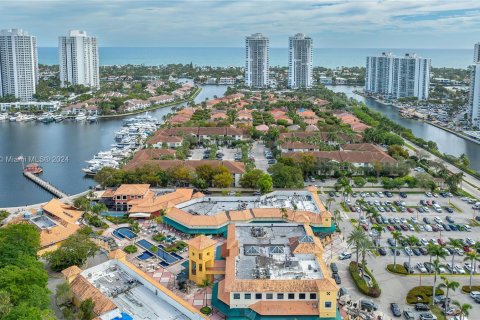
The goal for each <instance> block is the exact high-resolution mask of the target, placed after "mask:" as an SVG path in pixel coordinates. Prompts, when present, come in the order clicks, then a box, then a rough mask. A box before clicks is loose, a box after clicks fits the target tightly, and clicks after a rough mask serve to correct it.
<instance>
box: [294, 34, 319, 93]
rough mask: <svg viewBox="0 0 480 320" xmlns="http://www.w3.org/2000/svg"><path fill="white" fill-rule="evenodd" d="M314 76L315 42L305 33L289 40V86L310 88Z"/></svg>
mask: <svg viewBox="0 0 480 320" xmlns="http://www.w3.org/2000/svg"><path fill="white" fill-rule="evenodd" d="M312 75H313V40H312V38H310V37H306V36H305V35H304V34H303V33H297V34H296V35H295V36H293V37H289V38H288V86H289V87H290V88H309V87H311V86H312Z"/></svg>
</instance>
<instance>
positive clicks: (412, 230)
mask: <svg viewBox="0 0 480 320" xmlns="http://www.w3.org/2000/svg"><path fill="white" fill-rule="evenodd" d="M406 196H407V197H406V198H402V197H400V195H399V193H398V192H396V193H393V194H392V196H391V197H387V196H385V195H384V194H383V195H382V197H381V196H379V195H378V194H377V193H373V194H372V193H371V192H369V194H368V195H366V194H364V195H363V196H362V195H361V194H360V193H358V194H356V196H355V197H352V196H350V199H349V205H347V207H346V208H347V209H348V210H344V208H342V206H341V202H342V197H341V196H340V195H338V196H336V195H334V197H333V198H334V199H335V201H334V202H332V203H331V208H330V211H333V210H335V209H337V210H340V212H341V216H342V218H343V221H342V222H340V228H341V230H342V231H343V233H344V237H345V238H347V237H348V234H349V233H350V232H351V230H352V229H353V227H354V226H353V225H352V222H354V224H355V225H356V224H357V223H360V225H362V227H364V228H365V229H366V232H367V233H368V234H369V235H370V237H371V239H374V240H378V245H379V247H383V248H384V250H385V252H382V254H385V255H382V254H380V253H379V252H378V251H376V252H374V253H372V254H368V256H367V265H368V267H369V269H371V270H372V271H373V274H374V276H375V277H376V280H377V282H378V283H379V284H380V287H381V289H382V294H381V296H380V297H379V298H375V299H371V298H368V297H366V296H364V295H362V294H361V293H360V292H358V290H357V289H356V286H355V284H354V283H353V280H352V279H351V276H350V274H349V271H348V264H349V263H350V261H351V260H350V259H348V260H338V255H339V254H340V253H341V252H345V251H350V252H352V251H353V249H352V248H348V245H347V244H346V242H345V241H342V239H340V238H337V239H336V242H335V244H334V246H333V247H332V248H329V247H327V248H326V253H325V256H328V255H329V252H328V250H330V251H331V253H330V254H331V256H332V259H331V261H335V262H336V263H337V265H338V267H339V275H340V276H341V279H342V284H341V285H340V286H341V287H345V288H347V289H349V291H350V292H352V293H351V295H352V300H358V299H361V298H366V299H371V300H373V301H374V302H375V303H377V304H378V305H379V307H380V310H382V311H384V312H385V313H386V315H388V317H387V318H386V319H390V317H391V318H392V319H393V318H394V317H393V315H392V313H391V311H390V303H392V302H395V303H398V304H399V306H400V309H401V310H402V312H403V310H410V309H412V308H413V307H412V306H410V305H407V304H406V303H405V297H406V294H407V292H408V290H409V289H411V288H412V287H414V286H418V285H428V286H431V285H432V284H433V275H430V274H427V273H428V270H425V262H426V263H427V266H429V265H428V263H429V262H430V256H429V255H428V254H426V251H424V250H425V249H426V243H428V242H432V243H436V244H445V251H446V252H447V256H446V257H445V259H441V263H442V267H441V271H442V272H444V273H445V274H448V277H449V279H450V280H454V281H457V282H459V283H460V286H463V285H468V283H469V272H470V268H471V266H469V265H468V264H465V263H466V262H465V261H464V258H465V256H466V255H465V251H468V250H471V248H472V246H473V244H474V243H475V242H477V241H480V234H479V232H478V231H479V228H478V227H476V226H475V225H473V224H472V219H473V218H474V216H475V212H474V210H473V209H472V206H473V205H474V204H473V203H468V202H467V201H463V200H461V199H459V198H458V197H445V198H444V197H442V196H439V195H438V197H434V196H433V195H432V196H431V197H427V195H425V194H423V193H409V194H407V195H406ZM329 197H330V196H329V195H328V192H327V194H323V195H321V198H322V199H323V201H326V199H327V198H329ZM358 199H364V200H365V202H364V203H363V204H362V201H360V203H359V204H357V203H358V201H357V200H358ZM421 200H423V201H427V200H429V201H430V202H429V203H426V205H421V204H420V201H421ZM432 201H435V202H436V204H437V205H438V206H439V207H440V208H441V209H439V210H441V212H437V211H435V209H434V208H433V203H432ZM369 203H370V205H369ZM429 204H430V205H429ZM370 206H374V207H375V208H377V210H378V209H379V208H380V207H382V208H383V212H381V211H380V210H378V213H379V215H378V216H376V218H375V219H373V218H370V217H369V216H367V215H366V214H365V212H366V210H364V209H367V207H370ZM343 207H345V206H343ZM362 207H363V209H362ZM423 207H426V208H428V211H425V212H421V211H424V210H423V209H424V208H423ZM402 208H403V209H402ZM419 208H422V209H421V210H420V211H419V210H418V209H419ZM446 208H451V209H452V210H453V212H452V213H450V212H448V211H447V209H446ZM357 209H359V210H358V211H357ZM352 210H353V211H354V212H352ZM402 210H403V212H402ZM447 216H449V220H450V221H447ZM435 217H437V219H436V221H435ZM424 218H427V220H426V221H427V222H428V223H426V222H425V221H424ZM379 219H380V220H379ZM440 220H441V221H440ZM452 221H453V222H452ZM384 222H385V223H384ZM375 224H379V225H380V226H382V227H383V231H382V232H381V233H380V236H378V234H375V231H373V232H372V226H373V225H375ZM445 225H447V227H446V228H445ZM451 225H452V226H453V228H456V230H452V228H451ZM427 226H429V227H427ZM433 227H435V229H434V228H433ZM393 230H395V231H400V232H401V233H402V235H403V237H405V238H407V237H408V236H411V235H413V236H415V237H416V238H417V239H418V240H419V241H418V244H417V245H411V244H409V243H405V241H399V243H398V244H397V248H398V253H397V257H396V263H397V264H400V265H403V264H404V263H407V264H408V262H409V260H410V265H411V266H412V267H413V272H414V274H413V275H412V276H408V277H405V276H400V275H395V274H392V273H390V272H388V271H387V270H386V266H387V265H388V264H393V261H394V253H393V248H392V247H393V246H392V243H393V244H394V245H395V243H394V242H392V241H393V239H391V238H392V235H391V232H392V231H393ZM429 230H430V231H429ZM435 230H436V231H435ZM450 238H452V239H460V240H461V241H463V244H464V245H461V246H460V247H459V248H456V249H453V248H450V247H449V246H448V242H449V239H450ZM388 239H391V240H388ZM389 241H390V243H389ZM402 242H403V243H402ZM405 247H409V248H410V249H405ZM421 249H422V250H421ZM451 250H452V251H451ZM352 253H353V252H352ZM424 253H425V254H424ZM452 253H453V254H452ZM452 258H453V263H452ZM352 259H353V260H355V259H356V257H355V253H353V255H352ZM327 261H330V259H327ZM419 263H421V264H422V265H423V268H417V267H416V266H417V264H419ZM476 271H478V273H480V267H479V266H478V263H477V268H476ZM422 272H424V273H422ZM478 273H475V275H474V278H473V284H474V285H478V280H477V279H478V277H479V276H480V275H477V274H478ZM440 281H441V279H440V276H439V277H437V285H438V283H440ZM449 295H450V297H451V299H452V300H458V301H460V302H461V303H469V304H470V305H472V307H473V309H472V310H471V311H470V314H471V315H472V314H475V313H476V312H480V305H479V304H477V303H475V301H474V300H473V299H472V298H471V297H469V296H468V295H467V294H464V293H461V290H460V288H459V289H457V290H456V291H454V292H453V291H450V294H449ZM416 314H417V316H416V319H417V318H418V313H416ZM469 319H470V320H471V319H475V317H469Z"/></svg>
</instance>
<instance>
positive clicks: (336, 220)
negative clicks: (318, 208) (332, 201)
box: [333, 209, 343, 229]
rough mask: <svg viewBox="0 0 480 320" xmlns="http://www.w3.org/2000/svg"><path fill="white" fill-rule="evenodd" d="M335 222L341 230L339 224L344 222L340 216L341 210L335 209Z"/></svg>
mask: <svg viewBox="0 0 480 320" xmlns="http://www.w3.org/2000/svg"><path fill="white" fill-rule="evenodd" d="M333 220H334V222H335V225H336V226H337V227H338V228H339V229H340V225H339V224H338V222H339V221H343V219H342V215H341V214H340V210H338V209H335V210H333Z"/></svg>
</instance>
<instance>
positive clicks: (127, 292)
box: [82, 260, 190, 320]
mask: <svg viewBox="0 0 480 320" xmlns="http://www.w3.org/2000/svg"><path fill="white" fill-rule="evenodd" d="M82 275H83V276H84V277H85V278H86V279H88V281H90V283H92V284H93V285H94V286H95V287H96V288H97V289H99V290H100V291H101V292H102V293H103V294H105V295H106V296H107V297H109V298H110V299H111V300H112V301H113V303H115V305H116V306H117V307H118V308H119V309H120V310H121V311H122V312H125V313H127V314H129V315H130V316H132V317H133V319H141V320H147V319H168V320H174V319H175V320H180V319H182V320H183V319H185V320H188V319H190V318H189V317H187V316H186V315H184V314H183V313H182V312H181V311H179V310H177V309H176V308H175V307H173V306H172V305H171V304H169V302H168V301H165V300H163V299H162V298H161V297H160V296H158V295H155V293H154V292H153V291H152V290H150V289H149V288H147V287H145V286H144V285H143V284H142V283H141V282H140V281H138V279H136V277H134V276H132V275H131V274H129V273H128V272H126V271H125V270H123V269H122V268H121V267H120V266H119V265H117V264H116V263H114V261H113V260H109V261H106V262H104V263H102V264H99V265H97V266H95V267H93V268H90V269H87V270H85V271H83V272H82Z"/></svg>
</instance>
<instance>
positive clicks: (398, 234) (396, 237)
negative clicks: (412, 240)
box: [392, 231, 403, 270]
mask: <svg viewBox="0 0 480 320" xmlns="http://www.w3.org/2000/svg"><path fill="white" fill-rule="evenodd" d="M392 238H393V240H395V247H394V248H393V268H394V269H395V270H397V243H398V241H400V240H401V239H402V238H403V235H402V233H401V232H400V231H392Z"/></svg>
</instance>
